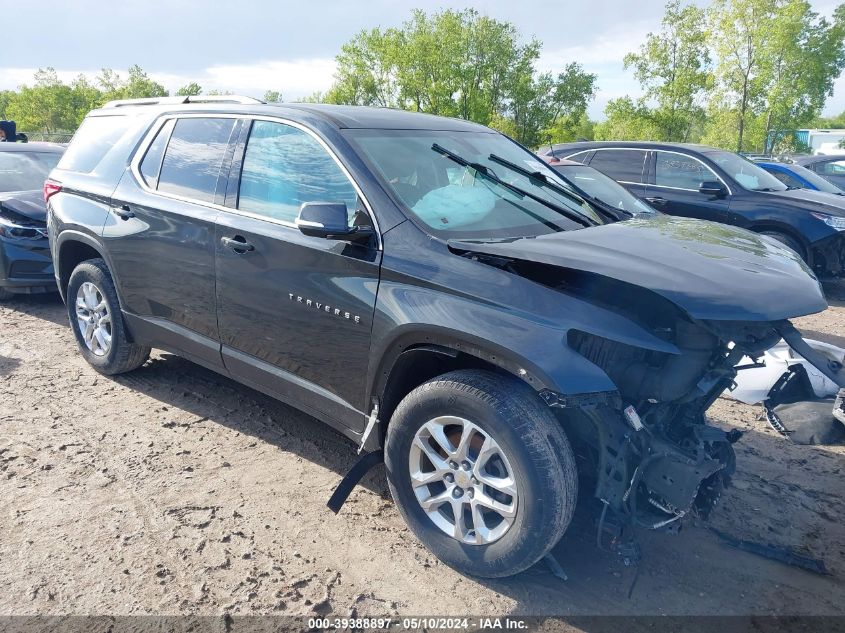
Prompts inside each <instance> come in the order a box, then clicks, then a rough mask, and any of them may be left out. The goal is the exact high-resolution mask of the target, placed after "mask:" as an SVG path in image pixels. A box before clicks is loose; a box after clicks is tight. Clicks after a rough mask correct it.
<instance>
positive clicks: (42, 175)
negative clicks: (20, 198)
mask: <svg viewBox="0 0 845 633" xmlns="http://www.w3.org/2000/svg"><path fill="white" fill-rule="evenodd" d="M59 158H61V154H58V153H53V152H0V191H34V190H37V189H41V188H42V187H43V186H44V181H45V180H47V174H49V173H50V170H51V169H53V167H55V166H56V163H58V162H59Z"/></svg>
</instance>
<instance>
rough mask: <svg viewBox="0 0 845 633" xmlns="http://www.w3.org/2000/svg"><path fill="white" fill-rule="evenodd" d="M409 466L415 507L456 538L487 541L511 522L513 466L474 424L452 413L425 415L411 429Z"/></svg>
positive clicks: (513, 516) (515, 492) (515, 494)
mask: <svg viewBox="0 0 845 633" xmlns="http://www.w3.org/2000/svg"><path fill="white" fill-rule="evenodd" d="M409 467H410V468H409V471H410V476H411V486H412V488H413V490H414V494H415V495H416V498H417V501H418V502H419V504H420V507H421V508H422V509H423V511H424V512H425V513H426V515H427V516H428V517H429V519H431V521H432V522H433V523H434V524H435V525H436V526H437V527H438V528H439V529H440V530H441V531H442V532H444V533H445V534H447V535H448V536H451V537H452V538H454V539H455V540H457V541H460V542H462V543H466V544H469V545H489V544H490V543H494V542H495V541H498V540H499V539H500V538H502V537H503V536H504V535H505V534H506V533H507V531H508V530H509V529H510V528H511V526H512V525H513V523H514V521H515V519H516V513H517V507H518V504H519V494H518V492H519V491H518V486H517V481H516V478H515V476H514V470H513V468H512V466H511V464H510V461H509V460H508V457H507V455H506V454H505V452H504V451H503V450H502V448H501V447H500V446H499V444H498V442H496V440H495V439H494V438H493V436H492V435H490V433H488V432H487V431H485V430H483V429H482V428H480V427H479V426H478V425H476V424H474V423H472V422H470V421H469V420H466V419H464V418H460V417H455V416H440V417H437V418H434V419H432V420H429V421H428V422H426V423H425V424H423V425H422V426H421V427H420V428H419V429H418V430H417V432H416V434H415V435H414V440H413V443H412V444H411V450H410V454H409Z"/></svg>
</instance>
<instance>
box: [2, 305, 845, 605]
mask: <svg viewBox="0 0 845 633" xmlns="http://www.w3.org/2000/svg"><path fill="white" fill-rule="evenodd" d="M796 323H797V325H798V326H799V327H800V328H801V329H802V330H803V331H804V332H805V333H806V334H807V335H809V336H810V337H813V338H819V339H823V340H826V341H828V342H832V343H835V344H839V345H843V346H845V301H842V299H841V298H840V299H838V300H834V301H833V302H832V307H831V308H830V309H828V310H827V311H826V312H825V313H823V314H820V315H815V316H812V317H807V318H803V319H799V320H798V321H796ZM710 415H711V417H712V418H713V419H714V420H715V421H717V423H718V424H720V425H722V426H724V427H738V428H740V429H742V430H744V431H746V434H745V436H744V437H743V438H742V440H741V442H740V443H739V444H738V445H737V449H738V452H737V456H738V473H737V476H736V478H735V484H736V485H735V486H734V487H732V488H731V489H729V490H728V491H727V493H726V494H725V495H724V496H723V498H722V503H721V505H720V507H719V508H717V510H716V512H715V513H714V515H713V518H712V522H711V523H710V526H707V525H698V526H689V527H687V528H685V529H684V531H682V532H681V534H680V535H678V536H666V535H658V534H644V535H643V537H642V544H643V549H644V554H645V559H644V562H643V564H642V567H641V572H640V577H639V580H638V584H637V586H636V590H635V591H634V593H633V596H632V597H631V598H630V599H629V598H628V597H627V593H628V589H629V586H630V585H631V581H632V579H633V577H632V575H633V571H632V570H631V569H629V568H625V567H623V566H621V565H620V564H619V562H618V561H617V559H616V558H615V557H614V556H612V555H610V554H607V553H604V552H601V551H599V550H597V549H596V547H595V536H594V532H593V529H592V525H591V522H590V521H591V519H590V518H589V516H588V513H587V512H586V511H584V510H583V509H582V510H579V512H578V513H577V514H576V519H575V521H574V523H573V525H572V527H571V528H570V531H569V532H568V533H567V534H566V536H565V537H564V539H563V540H562V542H561V543H560V544H559V545H558V546H557V547H556V549H555V556H556V557H557V559H558V560H559V561H560V563H561V564H562V566H563V568H564V569H565V571H566V573H567V574H568V576H569V580H567V581H562V580H559V579H557V578H556V577H554V576H552V575H551V574H550V573H549V572H548V570H547V568H546V567H545V566H544V565H542V564H540V565H538V566H536V567H534V568H532V569H531V570H529V571H527V572H525V573H523V574H521V575H519V576H517V577H514V578H511V579H507V580H500V581H486V580H477V579H472V578H467V577H463V576H461V575H460V574H458V573H456V572H454V571H452V570H450V569H449V568H447V567H445V566H444V565H442V564H440V563H439V562H438V561H437V560H436V559H435V558H434V557H433V556H432V555H431V554H429V553H428V552H427V551H426V550H425V549H424V548H423V547H422V546H421V545H420V544H419V543H418V542H417V541H416V540H415V539H414V537H413V536H412V534H411V533H410V532H409V531H408V529H407V528H406V527H405V525H404V524H403V522H402V520H401V518H400V516H399V514H398V512H397V511H396V508H395V507H394V505H393V503H392V501H391V500H390V497H389V493H388V492H387V487H386V484H385V482H384V473H383V472H382V471H376V472H374V473H372V474H371V475H370V476H368V478H367V480H366V481H365V484H366V485H365V486H363V487H359V488H357V489H356V490H355V491H354V492H353V494H352V496H351V497H350V499H349V501H348V502H347V504H346V506H345V507H344V508H343V510H342V511H341V513H340V514H339V515H338V516H335V515H333V514H332V513H331V512H330V511H329V510H328V509H327V508H326V506H325V502H326V500H327V499H328V497H329V495H330V494H331V492H332V490H333V488H334V486H335V485H336V484H337V482H338V481H339V479H340V477H341V475H342V474H343V473H345V472H346V470H347V469H348V468H349V466H350V465H351V464H352V463H353V462H354V460H355V458H356V455H355V447H354V446H353V444H352V443H351V442H350V441H348V440H346V439H345V438H343V437H342V436H340V435H338V434H337V433H335V432H334V431H332V430H330V429H328V428H327V427H325V426H323V425H321V424H319V423H316V422H315V421H313V420H312V419H311V418H309V417H308V416H306V415H304V414H302V413H300V412H298V411H296V410H293V409H291V408H289V407H287V406H285V405H282V404H280V403H278V402H276V401H274V400H272V399H270V398H267V397H265V396H263V395H261V394H258V393H256V392H254V391H252V390H250V389H248V388H245V387H242V386H240V385H238V384H237V383H235V382H233V381H231V380H229V379H227V378H223V377H221V376H218V375H216V374H214V373H212V372H210V371H207V370H205V369H202V368H200V367H198V366H196V365H193V364H191V363H190V362H188V361H185V360H182V359H180V358H178V357H176V356H173V355H170V354H166V353H155V354H154V356H153V358H152V360H151V361H150V362H148V363H147V364H146V365H145V366H144V367H143V368H141V369H140V370H138V371H136V372H134V373H132V374H129V375H125V376H120V377H116V378H113V379H111V378H106V377H103V376H100V375H98V374H97V373H95V372H94V371H93V370H92V369H90V368H89V367H88V366H87V365H86V363H85V362H84V361H83V360H82V357H81V356H79V355H78V354H77V353H76V350H75V344H74V341H73V339H72V336H71V333H70V330H69V329H68V327H67V317H66V313H65V311H64V306H63V305H62V304H61V303H60V301H59V300H58V298H56V297H32V298H23V299H20V300H15V301H13V302H11V303H8V304H5V305H2V306H0V500H2V502H0V614H20V615H26V614H89V615H90V614H221V613H224V612H228V613H232V614H268V613H272V614H334V615H340V616H347V615H349V614H353V613H354V614H358V615H363V614H372V615H376V614H378V615H395V614H403V615H404V614H417V615H422V614H424V615H436V614H442V615H461V614H468V613H469V614H500V615H505V614H532V615H561V616H564V617H573V616H577V615H583V614H587V615H593V614H619V615H630V614H650V615H686V614H695V615H701V614H719V615H730V614H743V615H747V614H759V615H767V614H780V615H784V614H838V615H843V614H845V601H843V596H845V584H843V577H845V500H843V490H844V488H843V484H842V482H843V472H842V468H843V465H844V464H845V447H843V446H836V447H807V446H797V445H792V444H790V443H789V442H788V441H787V440H785V439H784V438H782V437H781V436H779V435H778V434H776V433H775V432H773V431H772V430H771V429H769V427H768V426H767V425H766V423H765V422H764V421H763V420H762V417H761V409H760V408H758V407H750V406H746V405H742V404H739V403H736V402H733V401H730V400H724V399H723V400H720V401H719V402H717V403H716V405H714V407H713V408H712V410H711V411H710ZM585 496H586V495H585ZM708 527H715V528H717V529H718V530H720V531H722V532H725V533H728V534H730V535H733V536H736V537H739V538H745V539H749V540H754V541H757V542H761V543H772V544H776V545H781V546H785V547H789V548H792V549H794V550H795V551H797V552H799V553H803V554H805V555H807V556H812V557H816V558H822V559H824V562H825V564H826V565H827V568H828V570H829V571H830V575H827V576H822V575H817V574H813V573H810V572H807V571H804V570H801V569H797V568H795V567H791V566H787V565H784V564H781V563H778V562H774V561H771V560H767V559H764V558H761V557H758V556H756V555H753V554H749V553H745V552H742V551H739V550H737V549H734V548H732V547H729V546H727V545H725V544H723V543H722V541H720V539H719V537H718V536H716V534H715V533H714V532H713V531H711V530H710V529H708Z"/></svg>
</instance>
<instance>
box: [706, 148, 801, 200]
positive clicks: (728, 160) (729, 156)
mask: <svg viewBox="0 0 845 633" xmlns="http://www.w3.org/2000/svg"><path fill="white" fill-rule="evenodd" d="M705 156H707V158H709V159H710V160H712V161H713V162H714V163H716V164H717V165H718V166H719V167H721V168H722V169H723V170H724V171H726V172H727V173H728V175H729V176H730V177H731V178H733V179H734V180H735V181H736V182H737V183H738V184H739V185H740V186H742V187H744V188H746V189H750V190H751V191H786V185H785V184H783V183H782V182H781V181H780V180H778V179H777V178H775V177H774V176H772V175H771V174H770V173H769V172H767V171H766V170H765V169H763V168H762V167H760V166H759V165H755V164H754V163H752V162H751V161H750V160H748V159H747V158H744V157H742V156H740V155H739V154H734V153H733V152H705Z"/></svg>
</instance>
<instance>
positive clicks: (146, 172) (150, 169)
mask: <svg viewBox="0 0 845 633" xmlns="http://www.w3.org/2000/svg"><path fill="white" fill-rule="evenodd" d="M173 123H174V120H173V119H171V120H170V121H168V122H167V123H165V124H164V125H163V126H162V127H161V129H160V130H159V131H158V134H156V137H155V139H154V140H153V142H152V143H150V146H149V148H147V153H146V154H144V159H143V160H142V161H141V164H140V166H139V168H140V170H141V176H143V177H144V181H145V182H146V183H147V185H149V186H150V187H152V188H153V189H155V188H156V186H157V185H158V175H159V172H160V171H161V159H162V158H163V157H164V148H166V147H167V141H168V140H169V139H170V133H171V132H172V131H173Z"/></svg>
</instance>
